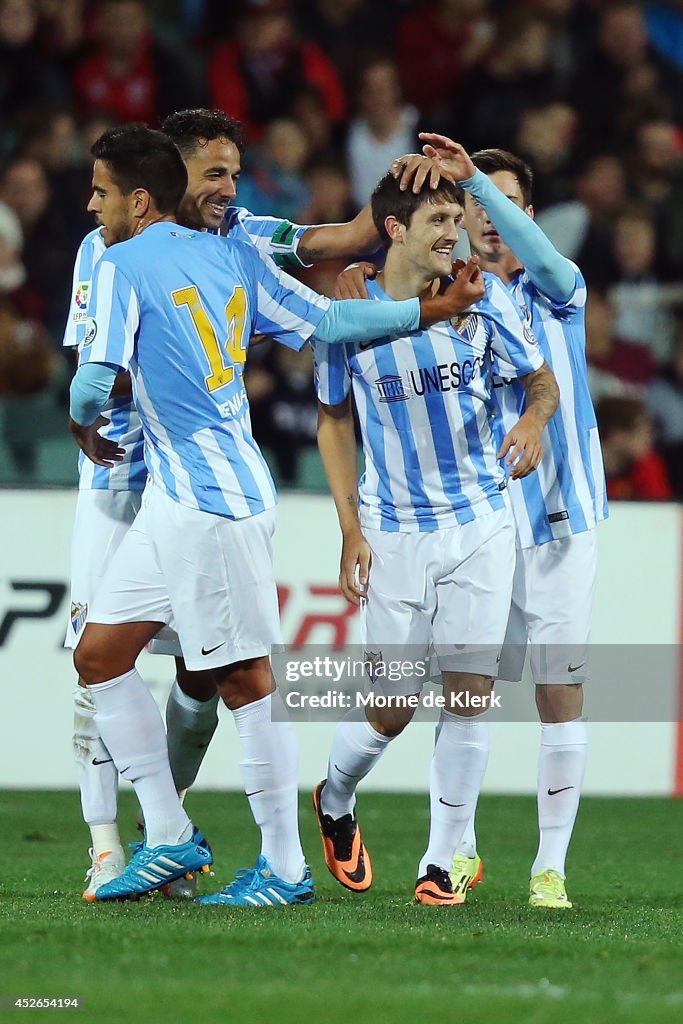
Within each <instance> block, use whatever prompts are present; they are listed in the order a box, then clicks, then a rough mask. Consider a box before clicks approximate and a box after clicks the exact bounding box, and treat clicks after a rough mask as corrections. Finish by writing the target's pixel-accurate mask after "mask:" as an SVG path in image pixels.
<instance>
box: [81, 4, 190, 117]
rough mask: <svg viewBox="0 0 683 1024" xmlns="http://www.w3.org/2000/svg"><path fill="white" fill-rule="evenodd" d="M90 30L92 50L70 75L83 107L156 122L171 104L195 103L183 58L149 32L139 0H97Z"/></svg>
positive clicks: (185, 104)
mask: <svg viewBox="0 0 683 1024" xmlns="http://www.w3.org/2000/svg"><path fill="white" fill-rule="evenodd" d="M94 36H95V40H94V41H95V45H94V52H91V53H89V54H88V55H87V56H86V57H84V58H83V60H82V61H81V62H80V63H79V65H78V67H77V68H76V71H75V73H74V77H73V87H74V91H75V95H76V101H77V103H78V105H79V108H80V110H81V112H82V113H84V114H93V113H104V112H106V113H108V114H109V115H111V117H113V118H114V120H116V121H121V122H125V121H146V122H148V123H150V124H157V123H158V122H159V120H161V118H163V117H164V116H165V115H166V114H168V113H170V112H171V111H173V110H176V109H178V108H181V107H192V106H199V103H200V101H201V97H199V96H197V95H196V94H194V91H193V88H192V83H191V80H190V78H189V76H188V74H187V72H186V70H185V67H184V65H183V63H182V61H181V60H180V59H179V57H178V55H177V54H176V53H175V52H174V51H173V50H171V49H170V48H169V47H168V46H166V45H165V44H162V43H160V42H159V41H158V40H157V39H155V38H154V36H153V35H152V33H151V31H150V28H149V25H148V22H147V14H146V11H145V6H144V4H143V3H142V2H141V0H102V3H101V4H100V6H99V8H98V10H97V14H96V18H95V22H94Z"/></svg>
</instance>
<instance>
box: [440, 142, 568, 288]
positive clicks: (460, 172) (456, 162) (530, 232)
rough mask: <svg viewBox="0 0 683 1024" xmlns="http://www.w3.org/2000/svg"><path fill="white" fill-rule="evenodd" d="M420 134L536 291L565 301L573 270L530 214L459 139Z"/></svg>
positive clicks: (444, 170)
mask: <svg viewBox="0 0 683 1024" xmlns="http://www.w3.org/2000/svg"><path fill="white" fill-rule="evenodd" d="M420 138H421V139H422V140H423V141H424V142H425V146H424V150H425V153H426V154H427V155H428V156H430V157H431V158H432V159H434V160H437V161H438V162H439V164H440V166H441V169H442V171H443V173H444V175H447V176H448V177H450V178H451V179H452V180H453V181H457V182H459V183H460V185H462V187H463V188H464V189H465V191H466V192H469V193H470V195H471V196H472V197H473V198H474V199H475V200H476V202H477V203H478V204H479V205H480V206H481V207H482V208H483V209H484V210H485V211H486V213H487V214H488V217H489V219H490V220H491V223H492V224H494V225H495V228H496V231H497V232H498V234H499V235H500V237H501V238H502V239H503V241H504V242H505V243H506V245H509V246H510V248H511V249H512V251H513V252H514V254H515V256H516V257H517V258H518V259H519V260H520V262H521V263H523V264H524V268H525V270H526V272H527V274H528V275H529V277H530V279H531V280H532V281H533V283H534V284H535V285H536V287H537V288H538V289H539V291H541V292H542V293H543V294H544V295H547V296H548V298H549V299H551V300H553V301H554V302H566V301H567V300H568V299H569V298H570V297H571V295H572V293H573V292H574V289H575V288H576V270H575V269H574V266H573V264H572V263H571V262H570V261H569V260H568V259H567V258H566V257H565V256H563V255H562V254H561V253H559V252H558V251H557V249H556V248H555V246H554V245H553V244H552V242H551V241H550V239H549V238H548V237H547V235H545V234H544V233H543V231H542V230H541V229H540V228H539V226H538V224H536V223H535V221H534V220H533V217H531V216H530V214H529V213H527V212H526V211H525V210H523V209H522V208H521V207H519V206H517V205H516V204H515V203H513V202H512V200H511V199H508V197H507V196H506V195H504V194H503V192H501V190H500V189H499V188H497V187H496V185H494V183H493V182H492V181H491V179H490V178H489V177H488V175H486V174H484V173H483V172H482V171H478V170H477V168H476V167H475V166H474V164H473V163H472V160H471V159H470V157H469V155H468V153H467V152H466V150H465V149H463V147H462V146H461V145H460V144H459V143H457V142H453V140H452V139H449V138H446V136H444V135H434V134H431V133H427V132H421V133H420Z"/></svg>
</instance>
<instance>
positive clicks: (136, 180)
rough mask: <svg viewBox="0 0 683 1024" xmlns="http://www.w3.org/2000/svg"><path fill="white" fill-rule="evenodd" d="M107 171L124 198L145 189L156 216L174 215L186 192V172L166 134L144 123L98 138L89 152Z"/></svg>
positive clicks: (108, 132) (123, 127) (126, 126)
mask: <svg viewBox="0 0 683 1024" xmlns="http://www.w3.org/2000/svg"><path fill="white" fill-rule="evenodd" d="M90 152H91V153H92V155H93V156H94V157H95V159H96V160H102V161H103V162H104V163H106V164H107V165H108V167H109V169H110V173H111V176H112V180H113V181H114V183H115V184H116V185H117V186H118V187H119V188H120V189H121V192H123V194H124V195H130V193H131V192H132V191H133V190H134V189H136V188H144V189H146V191H147V192H149V194H150V196H151V197H152V199H153V200H154V205H155V206H156V208H157V210H158V211H159V213H163V214H166V213H175V212H176V210H177V209H178V204H179V203H180V200H181V199H182V198H183V196H184V195H185V191H186V189H187V170H186V169H185V164H184V163H183V160H182V157H181V155H180V153H179V152H178V149H177V148H176V146H175V145H174V144H173V143H172V142H171V140H170V139H169V138H168V136H167V135H164V134H163V133H162V132H157V131H153V130H152V129H151V128H147V126H146V125H144V124H125V125H119V126H118V127H116V128H110V129H109V130H108V131H106V132H104V133H103V134H102V135H100V137H99V139H98V140H97V141H96V142H95V144H94V145H93V147H92V149H91V150H90Z"/></svg>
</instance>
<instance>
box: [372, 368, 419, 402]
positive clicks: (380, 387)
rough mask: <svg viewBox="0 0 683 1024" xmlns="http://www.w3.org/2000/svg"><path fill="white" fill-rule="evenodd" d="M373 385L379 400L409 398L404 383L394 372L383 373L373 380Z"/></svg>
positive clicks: (404, 399) (387, 400)
mask: <svg viewBox="0 0 683 1024" xmlns="http://www.w3.org/2000/svg"><path fill="white" fill-rule="evenodd" d="M375 387H376V388H377V391H378V392H379V400H380V402H405V401H407V400H408V399H409V398H410V395H409V394H407V392H406V388H405V384H404V383H403V381H402V380H401V378H400V377H399V376H398V375H397V374H395V373H385V374H384V376H383V377H380V378H379V380H376V381H375Z"/></svg>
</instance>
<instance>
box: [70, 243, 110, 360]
mask: <svg viewBox="0 0 683 1024" xmlns="http://www.w3.org/2000/svg"><path fill="white" fill-rule="evenodd" d="M104 251H105V246H104V241H103V240H102V235H101V234H100V229H99V228H97V229H96V230H95V231H91V232H90V234H88V235H86V236H85V238H84V239H83V241H82V242H81V244H80V245H79V247H78V252H77V254H76V261H75V263H74V270H73V280H72V286H71V300H70V302H69V312H68V315H67V320H66V327H65V328H64V338H63V340H62V345H63V346H64V347H65V348H76V347H77V346H78V345H80V344H81V342H82V341H83V335H84V334H85V322H86V320H87V319H88V300H89V297H90V289H91V286H92V276H93V273H94V270H95V265H96V263H97V261H98V260H99V259H100V257H101V256H102V254H103V253H104Z"/></svg>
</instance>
